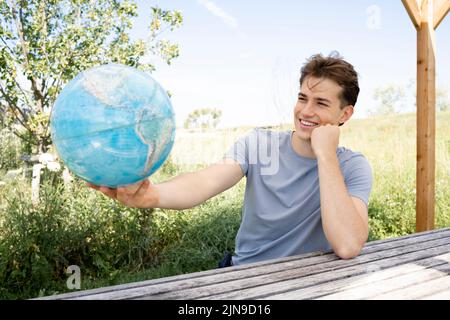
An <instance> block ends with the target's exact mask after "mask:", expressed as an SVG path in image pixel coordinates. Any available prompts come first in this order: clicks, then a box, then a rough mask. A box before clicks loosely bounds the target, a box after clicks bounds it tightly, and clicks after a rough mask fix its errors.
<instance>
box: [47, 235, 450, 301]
mask: <svg viewBox="0 0 450 320" xmlns="http://www.w3.org/2000/svg"><path fill="white" fill-rule="evenodd" d="M446 237H447V238H449V237H450V228H445V229H439V230H434V231H432V232H426V233H418V234H416V235H414V234H413V235H408V236H404V237H402V238H398V239H393V240H395V241H386V242H385V243H383V242H382V240H381V241H376V242H374V244H373V245H370V244H371V243H369V244H367V245H366V246H365V247H364V249H363V251H362V253H361V256H363V255H365V254H368V253H373V252H379V251H382V250H391V249H393V248H399V247H402V246H407V245H414V246H415V245H416V244H417V243H418V242H428V241H432V240H434V239H443V238H446ZM335 260H338V258H337V256H335V255H334V254H328V255H317V253H313V254H307V255H301V256H294V257H288V258H283V259H277V260H268V261H266V262H264V263H259V264H258V263H255V264H249V265H242V266H236V267H232V268H225V269H215V270H208V271H202V272H198V273H194V274H189V275H182V276H174V277H168V278H163V279H153V280H148V281H141V282H138V283H133V284H127V285H118V286H112V287H107V288H99V289H92V290H85V291H78V292H74V293H67V294H61V295H57V296H49V297H44V298H40V299H74V298H78V297H83V296H91V295H98V294H101V293H108V292H120V291H123V290H129V289H136V288H142V287H146V286H157V287H160V288H163V287H164V288H165V287H167V286H170V285H172V284H173V285H179V283H180V282H183V281H185V282H187V283H189V281H190V279H199V281H200V279H201V281H200V282H198V284H199V285H200V284H201V283H207V282H208V281H210V282H212V283H213V281H215V282H220V281H230V280H233V279H239V278H245V277H248V274H250V276H255V275H260V274H265V273H270V272H276V271H279V270H286V268H288V266H289V262H292V261H295V264H294V265H293V266H292V267H291V268H298V267H301V266H310V265H316V264H320V263H323V262H326V261H335ZM275 262H276V263H275ZM286 263H288V264H286ZM215 275H220V276H218V277H214V276H215ZM185 286H187V287H189V286H188V285H187V284H185ZM190 286H192V283H191V284H190Z"/></svg>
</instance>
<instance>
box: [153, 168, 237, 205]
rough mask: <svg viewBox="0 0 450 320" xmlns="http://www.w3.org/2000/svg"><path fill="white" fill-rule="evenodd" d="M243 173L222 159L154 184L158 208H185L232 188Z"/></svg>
mask: <svg viewBox="0 0 450 320" xmlns="http://www.w3.org/2000/svg"><path fill="white" fill-rule="evenodd" d="M243 176H244V174H243V172H242V170H241V167H240V166H239V164H238V163H237V162H235V161H234V160H231V159H224V160H222V161H220V162H219V163H216V164H212V165H210V166H208V167H206V168H205V169H202V170H200V171H197V172H189V173H183V174H180V175H178V176H176V177H175V178H173V179H171V180H168V181H166V182H163V183H161V184H158V185H156V188H157V190H158V193H159V194H160V197H159V202H158V208H168V209H169V208H170V209H178V210H182V209H187V208H191V207H194V206H196V205H199V204H200V203H203V202H205V201H206V200H208V199H210V198H212V197H214V196H215V195H217V194H219V193H221V192H223V191H225V190H227V189H229V188H231V187H232V186H234V185H235V184H236V183H238V182H239V180H241V178H242V177H243Z"/></svg>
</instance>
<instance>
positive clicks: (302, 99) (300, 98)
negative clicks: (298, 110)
mask: <svg viewBox="0 0 450 320" xmlns="http://www.w3.org/2000/svg"><path fill="white" fill-rule="evenodd" d="M298 100H300V101H306V99H305V98H303V97H298Z"/></svg>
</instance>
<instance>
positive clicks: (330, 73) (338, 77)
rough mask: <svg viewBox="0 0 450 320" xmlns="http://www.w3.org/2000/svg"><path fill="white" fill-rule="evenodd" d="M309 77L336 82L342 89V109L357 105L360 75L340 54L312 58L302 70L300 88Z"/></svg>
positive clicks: (318, 55) (334, 53)
mask: <svg viewBox="0 0 450 320" xmlns="http://www.w3.org/2000/svg"><path fill="white" fill-rule="evenodd" d="M308 76H313V77H316V78H325V79H330V80H333V81H335V82H336V83H337V84H338V85H339V86H340V87H341V88H342V92H341V96H340V97H339V98H340V100H341V108H343V107H345V106H347V105H352V106H354V105H355V104H356V100H357V99H358V94H359V86H358V74H357V73H356V71H355V69H354V68H353V66H352V65H351V64H350V63H348V62H347V61H345V60H344V59H343V57H341V56H340V55H339V53H338V52H336V51H333V52H331V53H330V55H329V56H328V57H324V56H322V55H321V54H315V55H313V56H311V57H310V58H309V59H308V60H307V61H306V63H305V64H304V65H303V67H302V69H301V76H300V86H301V85H302V84H303V80H305V78H306V77H308Z"/></svg>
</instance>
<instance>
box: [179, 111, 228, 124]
mask: <svg viewBox="0 0 450 320" xmlns="http://www.w3.org/2000/svg"><path fill="white" fill-rule="evenodd" d="M221 116H222V111H220V110H218V109H211V108H203V109H197V110H194V111H192V112H191V113H190V114H189V115H188V116H187V118H186V121H185V122H184V128H185V129H194V128H201V129H206V128H215V127H217V125H218V124H219V122H220V117H221Z"/></svg>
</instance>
